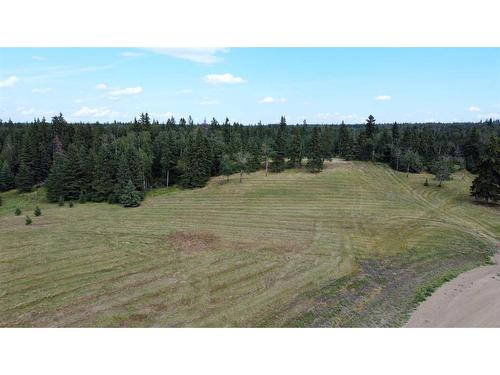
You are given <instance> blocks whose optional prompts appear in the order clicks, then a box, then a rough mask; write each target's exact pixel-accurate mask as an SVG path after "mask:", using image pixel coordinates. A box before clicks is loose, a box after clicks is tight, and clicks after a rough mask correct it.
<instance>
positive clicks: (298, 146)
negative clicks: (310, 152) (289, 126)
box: [288, 127, 303, 168]
mask: <svg viewBox="0 0 500 375" xmlns="http://www.w3.org/2000/svg"><path fill="white" fill-rule="evenodd" d="M289 155H290V160H289V161H288V166H289V167H290V168H300V167H301V166H302V156H303V147H302V137H301V133H300V130H299V129H297V127H295V128H294V132H293V136H292V141H291V143H290V150H289Z"/></svg>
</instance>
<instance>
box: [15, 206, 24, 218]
mask: <svg viewBox="0 0 500 375" xmlns="http://www.w3.org/2000/svg"><path fill="white" fill-rule="evenodd" d="M14 214H15V215H16V216H19V215H21V214H22V211H21V209H20V208H19V207H16V210H15V211H14Z"/></svg>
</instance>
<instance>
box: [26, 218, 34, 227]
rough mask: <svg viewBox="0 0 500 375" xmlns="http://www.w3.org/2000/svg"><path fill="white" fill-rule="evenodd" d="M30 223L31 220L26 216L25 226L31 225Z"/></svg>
mask: <svg viewBox="0 0 500 375" xmlns="http://www.w3.org/2000/svg"><path fill="white" fill-rule="evenodd" d="M32 222H33V220H31V218H30V217H29V216H26V219H25V224H26V225H31V223H32Z"/></svg>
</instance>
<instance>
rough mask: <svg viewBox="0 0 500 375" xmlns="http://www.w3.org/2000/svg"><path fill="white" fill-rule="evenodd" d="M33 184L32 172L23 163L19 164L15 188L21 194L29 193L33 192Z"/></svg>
mask: <svg viewBox="0 0 500 375" xmlns="http://www.w3.org/2000/svg"><path fill="white" fill-rule="evenodd" d="M34 184H35V181H34V178H33V172H32V170H31V169H30V167H29V166H28V165H27V164H26V163H25V162H22V163H21V167H20V168H19V172H18V173H17V176H16V187H17V190H19V192H21V193H26V192H30V191H32V190H33V185H34Z"/></svg>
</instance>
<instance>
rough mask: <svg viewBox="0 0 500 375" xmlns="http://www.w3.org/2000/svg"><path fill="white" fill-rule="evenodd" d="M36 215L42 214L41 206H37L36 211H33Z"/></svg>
mask: <svg viewBox="0 0 500 375" xmlns="http://www.w3.org/2000/svg"><path fill="white" fill-rule="evenodd" d="M33 214H34V215H35V216H40V215H41V214H42V210H41V209H40V207H38V206H36V208H35V211H34V212H33Z"/></svg>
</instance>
